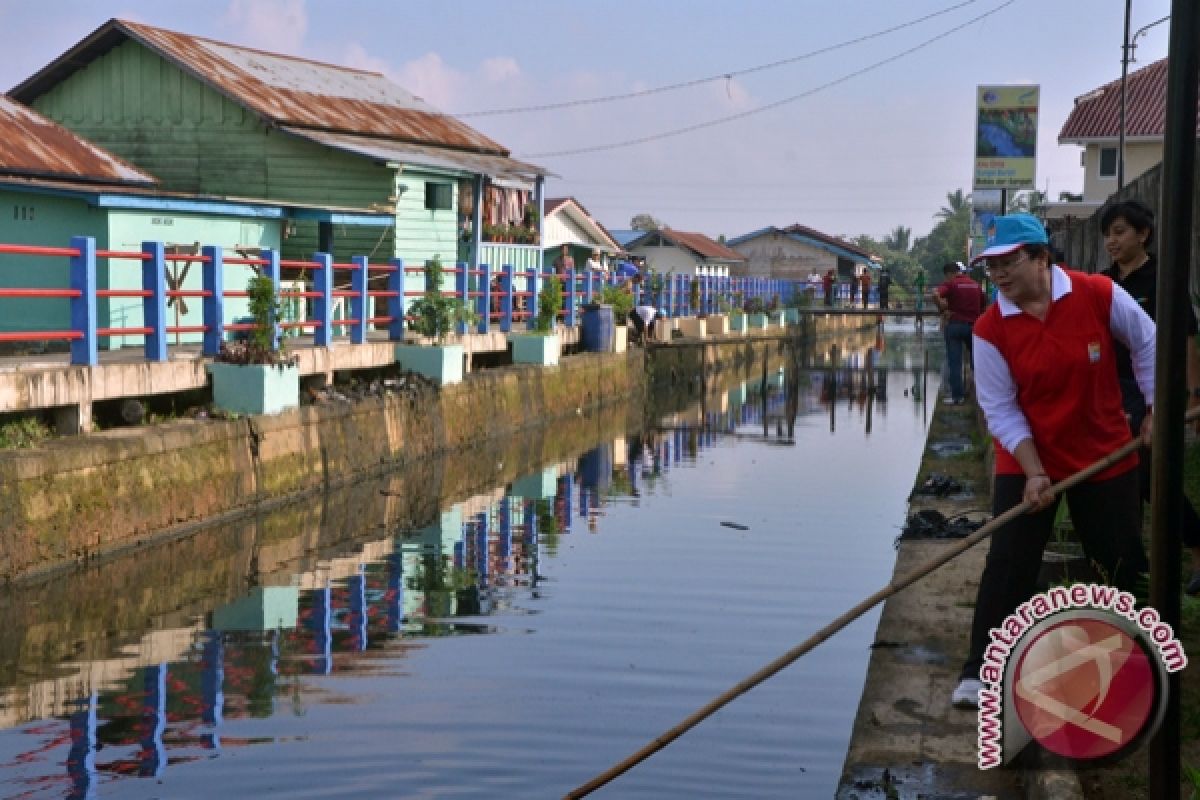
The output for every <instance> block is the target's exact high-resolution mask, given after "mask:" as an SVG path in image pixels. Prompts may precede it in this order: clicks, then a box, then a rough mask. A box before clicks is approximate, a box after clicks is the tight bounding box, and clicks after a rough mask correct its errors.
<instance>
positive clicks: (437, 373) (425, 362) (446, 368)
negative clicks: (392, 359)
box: [396, 344, 463, 386]
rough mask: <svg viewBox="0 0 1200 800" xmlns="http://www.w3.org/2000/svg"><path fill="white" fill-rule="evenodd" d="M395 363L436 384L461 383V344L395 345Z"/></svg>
mask: <svg viewBox="0 0 1200 800" xmlns="http://www.w3.org/2000/svg"><path fill="white" fill-rule="evenodd" d="M396 363H397V364H399V365H400V366H402V367H404V368H405V369H407V370H410V371H412V372H415V373H417V374H418V375H424V376H425V377H426V378H429V380H431V381H433V382H434V383H436V384H437V385H438V386H447V385H449V384H451V383H462V379H463V346H462V345H461V344H447V345H441V346H436V345H410V344H402V345H397V346H396Z"/></svg>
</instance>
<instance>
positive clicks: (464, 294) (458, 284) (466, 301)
mask: <svg viewBox="0 0 1200 800" xmlns="http://www.w3.org/2000/svg"><path fill="white" fill-rule="evenodd" d="M470 277H471V276H470V275H468V274H467V265H466V263H464V262H462V261H459V262H457V263H456V264H455V265H454V296H455V297H457V298H458V301H459V302H460V303H462V304H463V307H464V308H470V307H471V294H470V289H469V288H468V287H469V286H470V282H469V281H468V279H469V278H470ZM454 331H455V333H459V334H463V333H466V332H467V323H466V322H464V321H462V320H459V321H458V322H457V323H456V324H455V325H454Z"/></svg>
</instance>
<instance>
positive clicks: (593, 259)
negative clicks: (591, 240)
mask: <svg viewBox="0 0 1200 800" xmlns="http://www.w3.org/2000/svg"><path fill="white" fill-rule="evenodd" d="M583 266H584V268H585V269H590V270H592V271H593V272H598V273H600V274H601V275H603V274H604V271H605V270H604V262H602V261H601V260H600V251H599V250H593V251H592V254H591V255H590V256H588V260H587V263H586V264H584V265H583Z"/></svg>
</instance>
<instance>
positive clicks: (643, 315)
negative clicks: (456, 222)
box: [628, 275, 658, 344]
mask: <svg viewBox="0 0 1200 800" xmlns="http://www.w3.org/2000/svg"><path fill="white" fill-rule="evenodd" d="M642 281H643V278H642V276H641V275H634V276H633V277H632V278H630V279H629V281H628V286H629V290H630V291H631V292H632V293H633V296H634V297H637V296H638V295H639V294H640V295H641V297H642V299H641V303H640V305H636V306H634V308H633V313H631V314H630V315H629V321H630V322H631V323H633V330H634V334H635V341H641V342H642V343H643V344H644V343H645V342H647V341H649V340H650V339H653V338H654V323H655V321H656V320H657V319H658V309H657V308H655V307H654V306H653V305H651V298H650V293H649V292H639V291H638V289H640V288H641V285H642Z"/></svg>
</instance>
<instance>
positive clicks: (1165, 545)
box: [1147, 0, 1200, 800]
mask: <svg viewBox="0 0 1200 800" xmlns="http://www.w3.org/2000/svg"><path fill="white" fill-rule="evenodd" d="M1197 39H1200V8H1197V4H1196V3H1195V2H1194V0H1172V2H1171V36H1170V43H1169V44H1168V46H1167V59H1168V62H1167V63H1168V67H1167V109H1166V110H1167V116H1166V129H1165V131H1164V133H1165V140H1164V146H1163V172H1162V174H1163V190H1162V214H1161V215H1160V219H1161V227H1160V228H1159V230H1160V231H1161V234H1160V237H1159V243H1160V246H1161V247H1160V253H1161V259H1162V260H1161V261H1160V262H1159V268H1158V333H1157V354H1156V360H1155V365H1154V371H1155V374H1157V375H1158V376H1159V377H1160V379H1164V380H1159V381H1158V383H1157V385H1156V386H1155V388H1154V425H1153V428H1154V434H1153V436H1154V439H1153V443H1152V444H1151V448H1150V452H1151V459H1152V460H1151V465H1152V478H1151V481H1150V603H1151V605H1153V606H1154V608H1155V609H1156V610H1157V611H1158V613H1159V615H1160V617H1161V619H1162V621H1163V622H1165V623H1167V624H1168V625H1170V626H1171V627H1172V628H1173V629H1174V630H1179V618H1180V609H1179V604H1180V599H1181V598H1180V586H1179V583H1180V577H1179V562H1180V553H1179V550H1180V548H1179V541H1178V539H1177V537H1176V532H1177V531H1178V530H1179V529H1180V526H1181V524H1182V522H1183V459H1184V442H1183V432H1184V431H1183V427H1184V421H1183V415H1184V411H1185V406H1186V402H1187V401H1186V398H1185V397H1184V395H1183V393H1182V392H1180V391H1178V384H1177V383H1176V382H1175V381H1171V380H1165V378H1166V377H1167V376H1178V375H1182V374H1183V373H1184V362H1185V358H1186V355H1185V352H1186V343H1187V324H1186V321H1187V315H1188V314H1191V313H1192V309H1191V301H1190V293H1189V291H1188V288H1189V278H1190V275H1189V273H1190V271H1191V264H1192V211H1193V192H1194V188H1195V187H1194V184H1195V181H1194V170H1195V165H1196V92H1197V75H1196V72H1197V70H1198V69H1200V56H1198V54H1197V49H1196V41H1197ZM1181 688H1182V687H1181V681H1180V673H1178V672H1173V673H1170V674H1169V675H1168V676H1167V703H1166V710H1165V713H1164V714H1163V719H1162V724H1161V726H1160V727H1159V729H1158V732H1157V733H1155V734H1154V736H1153V737H1152V738H1151V739H1150V748H1149V753H1148V764H1147V767H1148V772H1149V783H1150V797H1152V798H1155V800H1159V799H1160V798H1161V799H1163V800H1165V798H1174V797H1179V777H1180V764H1179V749H1180V733H1179V722H1180V713H1179V706H1180V696H1179V695H1180V690H1181Z"/></svg>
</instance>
